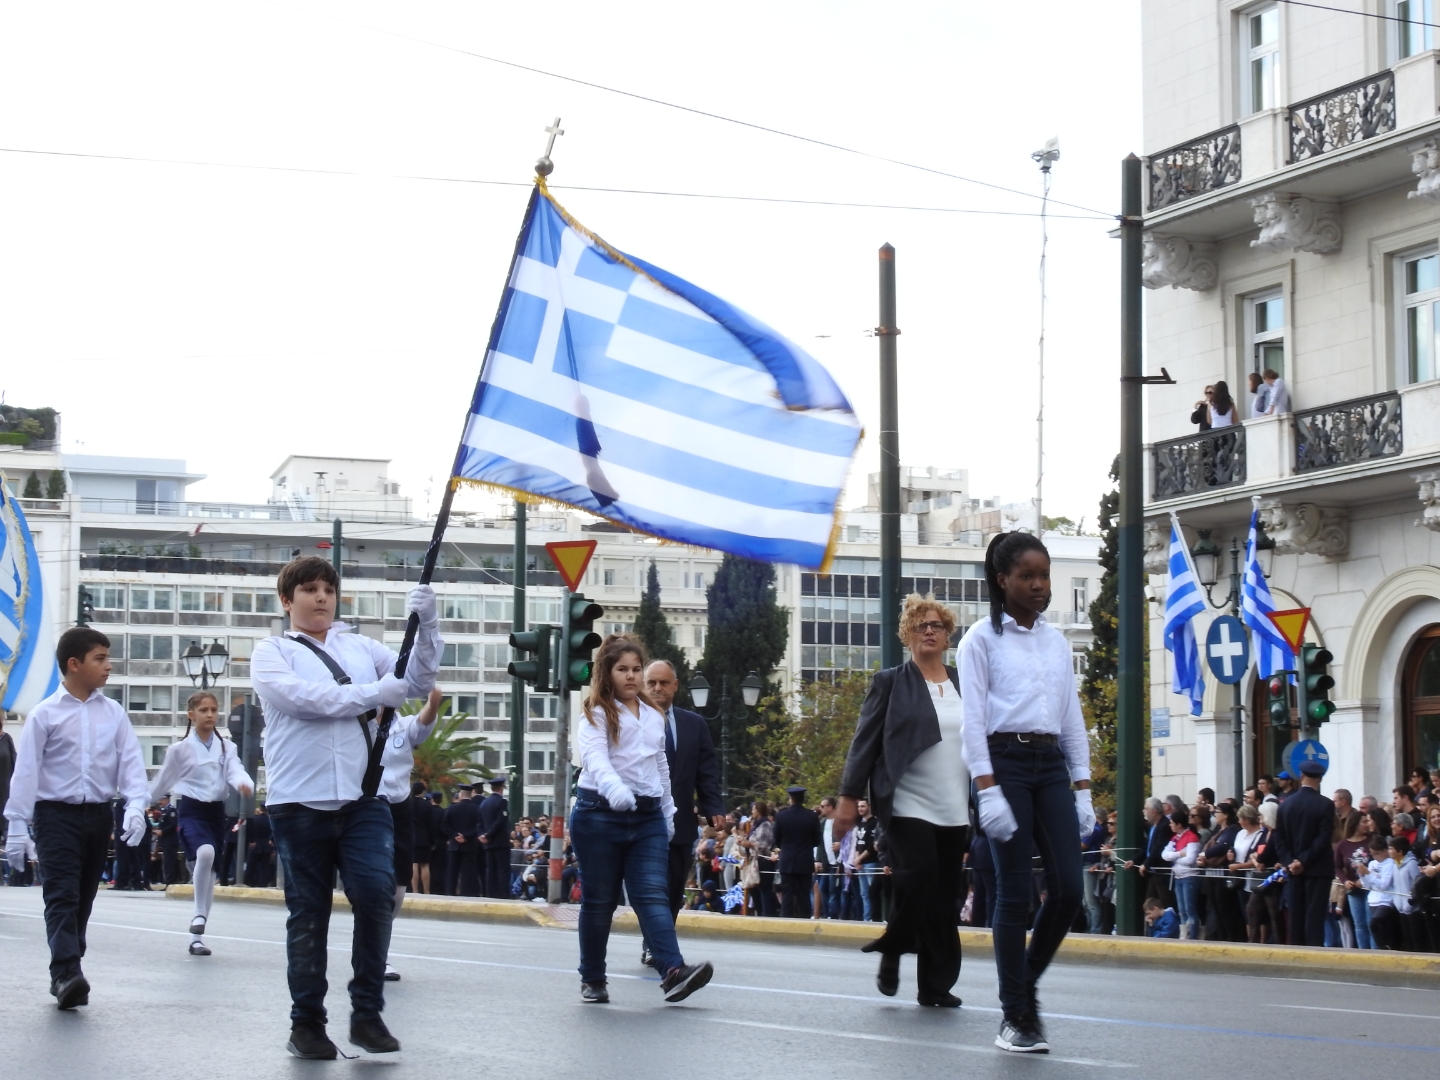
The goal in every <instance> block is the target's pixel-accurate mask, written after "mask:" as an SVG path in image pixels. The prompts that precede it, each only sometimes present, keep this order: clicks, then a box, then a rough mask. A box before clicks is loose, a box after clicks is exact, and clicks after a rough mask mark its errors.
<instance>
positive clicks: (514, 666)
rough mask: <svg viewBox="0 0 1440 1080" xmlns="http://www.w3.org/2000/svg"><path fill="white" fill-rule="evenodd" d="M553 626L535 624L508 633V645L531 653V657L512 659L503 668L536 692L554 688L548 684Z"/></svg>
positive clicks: (543, 692) (522, 652)
mask: <svg viewBox="0 0 1440 1080" xmlns="http://www.w3.org/2000/svg"><path fill="white" fill-rule="evenodd" d="M553 632H554V628H553V627H550V626H537V627H536V628H535V629H533V630H520V631H517V632H516V633H513V634H511V635H510V647H511V648H512V649H514V650H515V651H516V652H518V653H520V654H522V655H526V654H530V655H533V657H534V658H533V659H528V660H512V661H510V663H509V664H508V665H506V668H505V670H506V671H507V672H508V673H509V674H510V675H511V676H512V677H514V678H518V679H520V680H521V681H522V682H527V683H529V684H530V685H531V686H533V687H535V692H536V693H537V694H549V693H551V692H552V691H553V690H554V689H555V688H554V687H553V686H551V685H550V676H551V664H550V638H551V636H552V635H553Z"/></svg>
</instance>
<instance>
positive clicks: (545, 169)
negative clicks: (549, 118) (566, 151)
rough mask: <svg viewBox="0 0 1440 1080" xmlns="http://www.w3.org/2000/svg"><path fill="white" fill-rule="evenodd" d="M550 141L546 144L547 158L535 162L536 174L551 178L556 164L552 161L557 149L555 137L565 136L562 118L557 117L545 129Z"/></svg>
mask: <svg viewBox="0 0 1440 1080" xmlns="http://www.w3.org/2000/svg"><path fill="white" fill-rule="evenodd" d="M545 132H546V134H548V135H549V136H550V139H549V141H548V142H546V144H545V156H544V157H542V158H541V159H540V160H539V161H537V162H535V174H536V175H537V176H541V177H545V176H549V175H550V174H551V173H552V172H554V171H555V163H554V162H553V161H551V160H550V153H551V151H553V150H554V149H555V136H557V135H564V134H565V129H564V128H562V127H561V126H560V117H558V116H557V117H555V120H554V122H553V123H552V124H551V125H550V126H549V127H547V128H546V129H545Z"/></svg>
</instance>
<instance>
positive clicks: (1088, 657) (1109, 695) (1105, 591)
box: [1080, 457, 1120, 807]
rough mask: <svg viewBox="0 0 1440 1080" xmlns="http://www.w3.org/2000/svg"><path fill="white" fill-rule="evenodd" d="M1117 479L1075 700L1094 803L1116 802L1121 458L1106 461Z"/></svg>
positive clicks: (1106, 511) (1103, 507)
mask: <svg viewBox="0 0 1440 1080" xmlns="http://www.w3.org/2000/svg"><path fill="white" fill-rule="evenodd" d="M1110 479H1111V481H1112V482H1113V483H1114V484H1116V485H1117V486H1116V487H1113V488H1112V489H1111V490H1110V491H1107V492H1106V493H1105V494H1104V495H1103V496H1101V498H1100V533H1101V535H1102V536H1103V537H1104V542H1103V543H1102V545H1101V547H1100V559H1099V561H1100V566H1101V568H1102V569H1103V570H1104V571H1105V573H1104V574H1103V575H1102V576H1101V578H1100V592H1099V594H1098V595H1097V596H1096V597H1095V599H1094V600H1093V601H1091V603H1090V630H1091V633H1093V634H1094V640H1093V641H1092V642H1091V643H1090V647H1089V648H1088V649H1086V650H1085V679H1084V681H1083V682H1082V683H1081V686H1080V705H1081V709H1082V711H1083V712H1084V714H1085V726H1086V727H1087V728H1088V729H1089V732H1090V768H1091V773H1092V776H1091V786H1092V787H1093V788H1094V789H1095V796H1094V798H1095V802H1096V805H1105V806H1110V807H1113V806H1114V805H1115V751H1116V738H1115V736H1116V723H1117V719H1118V711H1117V706H1116V698H1115V676H1116V675H1117V674H1118V673H1119V670H1120V619H1119V614H1120V592H1119V589H1120V584H1119V583H1120V576H1119V571H1120V526H1119V516H1120V489H1119V486H1118V485H1119V482H1120V459H1119V458H1118V457H1117V458H1116V459H1115V461H1114V463H1113V464H1111V466H1110Z"/></svg>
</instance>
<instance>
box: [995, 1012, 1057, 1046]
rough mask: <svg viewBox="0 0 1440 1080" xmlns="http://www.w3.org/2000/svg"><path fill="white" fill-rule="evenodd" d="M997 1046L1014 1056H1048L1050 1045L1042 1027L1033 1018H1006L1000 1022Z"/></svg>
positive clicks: (996, 1040)
mask: <svg viewBox="0 0 1440 1080" xmlns="http://www.w3.org/2000/svg"><path fill="white" fill-rule="evenodd" d="M995 1045H996V1046H998V1047H999V1048H1000V1049H1001V1050H1008V1051H1010V1052H1011V1053H1012V1054H1048V1053H1049V1052H1050V1044H1049V1043H1047V1042H1046V1041H1045V1037H1044V1036H1043V1035H1042V1034H1041V1033H1040V1025H1039V1023H1038V1022H1037V1021H1036V1020H1035V1018H1034V1017H1031V1016H1017V1017H1013V1018H1012V1017H1008V1016H1007V1017H1006V1018H1005V1019H1004V1020H1001V1021H1000V1034H998V1035H996V1036H995Z"/></svg>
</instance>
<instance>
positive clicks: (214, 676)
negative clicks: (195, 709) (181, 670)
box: [180, 639, 230, 690]
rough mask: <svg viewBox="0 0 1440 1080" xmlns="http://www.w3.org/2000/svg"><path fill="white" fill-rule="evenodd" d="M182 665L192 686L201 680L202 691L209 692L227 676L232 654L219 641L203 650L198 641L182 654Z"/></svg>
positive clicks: (213, 642)
mask: <svg viewBox="0 0 1440 1080" xmlns="http://www.w3.org/2000/svg"><path fill="white" fill-rule="evenodd" d="M180 663H181V664H183V665H184V667H185V674H186V675H188V676H190V682H191V683H192V684H194V683H196V680H199V681H198V685H199V687H200V689H201V690H209V689H210V686H211V684H212V683H219V681H220V676H221V675H224V674H225V667H226V665H227V664H229V663H230V652H229V650H227V649H226V648H225V646H224V645H221V644H220V642H219V640H218V639H217V640H215V641H212V642H211V643H210V644H209V645H207V646H205V648H203V649H202V648H201V647H200V643H199V642H198V641H197V642H195V643H194V644H193V645H191V646H190V647H189V648H188V649H186V650H185V651H184V652H183V653H181V654H180Z"/></svg>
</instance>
